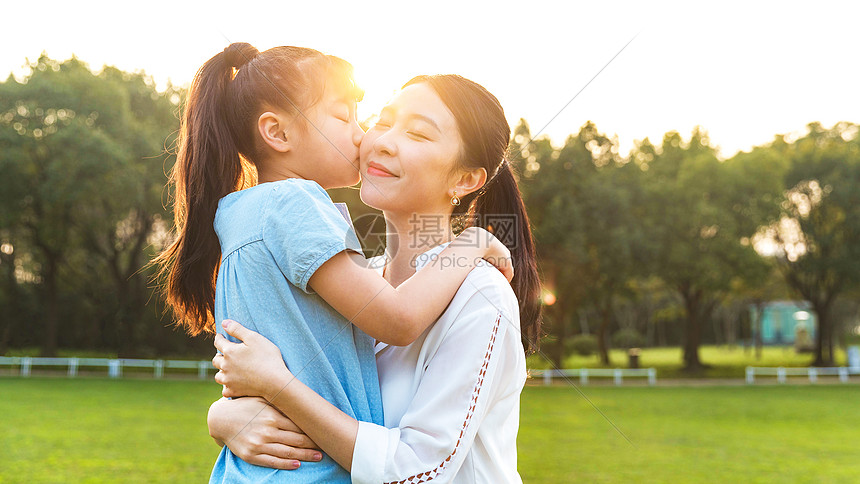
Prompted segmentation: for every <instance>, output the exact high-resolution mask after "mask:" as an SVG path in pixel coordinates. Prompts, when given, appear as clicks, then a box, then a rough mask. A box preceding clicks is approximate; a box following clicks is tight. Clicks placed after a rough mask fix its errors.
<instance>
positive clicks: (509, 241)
mask: <svg viewBox="0 0 860 484" xmlns="http://www.w3.org/2000/svg"><path fill="white" fill-rule="evenodd" d="M473 210H474V212H473V214H474V221H475V223H476V224H478V225H480V226H481V227H483V228H485V229H487V230H488V231H490V232H492V233H493V234H494V235H495V236H496V237H497V238H498V239H499V240H500V241H501V242H502V243H503V244H505V246H507V247H508V249H509V250H510V251H511V257H512V259H513V261H514V279H513V280H512V281H511V287H512V288H513V290H514V294H516V295H517V300H518V301H519V306H520V329H521V331H522V341H523V347H524V348H525V350H526V353H531V352H534V351H536V350H537V349H538V344H539V342H540V337H541V334H540V313H541V305H540V279H539V277H538V271H537V260H536V256H535V244H534V238H533V237H532V231H531V225H530V224H529V217H528V214H527V213H526V207H525V204H524V203H523V198H522V195H521V194H520V189H519V186H518V185H517V180H516V178H515V177H514V173H513V171H512V170H511V165H510V162H508V160H504V161H502V164H501V165H500V166H499V168H498V170H497V172H496V174H495V175H494V176H493V177H492V178H491V179H490V180H489V181H488V182H487V184H486V185H485V186H484V188H483V189H482V190H479V192H478V193H477V195H476V198H475V201H474V208H473Z"/></svg>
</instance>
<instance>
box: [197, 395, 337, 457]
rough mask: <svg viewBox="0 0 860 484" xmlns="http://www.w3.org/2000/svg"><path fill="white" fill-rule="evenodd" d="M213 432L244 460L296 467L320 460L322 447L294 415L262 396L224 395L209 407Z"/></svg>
mask: <svg viewBox="0 0 860 484" xmlns="http://www.w3.org/2000/svg"><path fill="white" fill-rule="evenodd" d="M206 421H207V423H208V424H209V435H211V436H212V438H214V439H215V440H216V441H217V442H218V443H219V444H222V445H226V446H227V447H229V448H230V450H231V451H233V453H234V454H236V455H237V456H238V457H239V458H240V459H242V460H243V461H245V462H247V463H249V464H254V465H258V466H263V467H271V468H273V469H285V470H293V469H297V468H299V467H300V466H301V463H300V462H299V461H306V462H318V461H320V460H321V459H322V452H320V450H319V447H317V445H316V444H315V443H314V442H313V441H312V440H311V439H310V438H309V437H308V436H307V435H305V434H304V432H302V431H301V429H299V428H298V427H297V426H296V425H295V424H294V423H293V422H292V421H291V420H290V419H288V418H287V417H284V415H283V414H281V412H279V411H277V410H276V409H275V408H273V407H272V406H271V405H269V403H268V402H266V401H265V400H263V399H262V398H259V397H247V398H237V399H234V400H227V399H221V400H218V401H216V402H215V403H213V404H212V406H211V407H209V416H208V418H207V419H206Z"/></svg>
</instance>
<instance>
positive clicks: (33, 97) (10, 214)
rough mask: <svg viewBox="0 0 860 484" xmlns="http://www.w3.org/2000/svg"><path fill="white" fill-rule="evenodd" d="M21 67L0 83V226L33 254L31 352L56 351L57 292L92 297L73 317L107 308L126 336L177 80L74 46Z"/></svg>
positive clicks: (142, 289)
mask: <svg viewBox="0 0 860 484" xmlns="http://www.w3.org/2000/svg"><path fill="white" fill-rule="evenodd" d="M30 68H31V69H30V73H29V74H28V75H27V77H26V78H25V79H24V81H23V82H17V81H16V80H15V79H14V78H12V77H11V76H10V77H9V78H8V79H7V80H6V82H4V83H2V84H0V170H2V171H3V173H4V174H5V176H4V177H3V181H2V182H0V184H2V194H3V195H2V197H3V200H2V201H3V204H2V206H3V208H2V209H0V210H2V211H3V216H2V217H0V220H2V221H3V224H4V225H3V226H2V227H0V230H2V236H3V237H6V238H8V239H7V240H4V241H3V243H5V244H7V245H8V246H10V247H12V248H13V249H14V252H13V253H15V254H21V256H19V257H27V258H32V260H33V264H32V266H31V268H32V273H33V279H34V282H35V285H36V286H37V289H38V297H39V301H40V302H41V304H42V305H44V317H43V318H42V320H43V321H44V324H43V326H42V328H40V330H41V332H42V336H43V344H42V352H43V354H45V355H53V354H55V353H56V350H57V342H58V331H59V330H60V327H59V320H60V317H61V301H74V302H75V303H76V304H77V303H78V302H80V301H82V300H85V299H89V300H91V301H92V304H90V305H89V307H90V308H93V310H94V314H84V315H81V314H78V315H77V316H78V317H79V318H80V320H79V321H80V322H81V323H83V320H84V319H86V317H87V316H96V318H95V319H101V320H102V321H106V320H110V323H108V324H111V325H112V327H113V328H118V329H117V330H116V331H117V332H116V337H115V338H110V339H111V340H112V341H111V342H112V343H113V344H114V345H117V346H118V345H121V344H122V343H123V342H125V343H126V344H129V345H131V344H134V342H135V339H134V338H132V337H130V335H129V334H127V332H126V331H125V330H124V328H126V327H127V326H129V325H132V324H135V323H137V322H139V320H140V318H141V316H142V314H143V313H144V309H143V308H144V306H145V304H146V299H147V298H146V278H147V274H146V273H145V271H141V269H142V268H143V266H144V265H145V261H146V260H147V257H146V253H145V251H144V250H143V249H144V248H145V247H146V246H147V245H149V242H150V236H151V235H152V233H153V230H154V229H155V227H156V226H157V223H156V222H157V221H158V219H159V218H162V217H165V212H164V210H163V208H162V206H161V194H162V190H163V186H164V183H165V181H166V177H165V175H164V171H165V166H164V164H165V160H166V152H165V149H164V147H165V141H166V140H167V138H168V137H169V135H170V134H171V133H172V132H175V131H176V130H177V128H178V120H177V117H176V116H175V110H176V106H177V105H178V102H179V95H180V91H178V90H177V89H175V88H172V87H168V89H167V90H166V91H163V92H159V91H157V90H156V89H155V87H154V83H153V82H152V80H151V79H149V78H147V77H146V76H145V75H143V74H129V73H124V72H121V71H119V70H117V69H114V68H109V67H106V68H105V69H104V70H103V71H102V72H101V73H100V74H98V75H96V74H94V73H93V72H92V71H90V70H89V68H88V67H87V66H86V65H85V64H83V63H82V62H80V61H78V60H76V59H74V58H72V59H70V60H68V61H65V62H63V63H60V62H57V61H55V60H52V59H49V58H47V57H46V56H44V55H43V56H42V57H40V58H39V60H38V61H36V62H35V63H33V64H32V65H31V66H30ZM63 291H65V292H64V294H65V295H64V294H61V292H63ZM66 307H67V305H66V304H63V308H66ZM82 308H83V306H75V307H74V308H71V309H74V310H79V311H80V310H82ZM99 313H100V314H99ZM72 316H74V315H72ZM99 316H100V318H99ZM71 319H72V320H74V319H75V318H74V317H72V318H71ZM64 326H65V325H64ZM70 333H74V332H70ZM97 336H101V335H96V336H94V337H97ZM90 343H91V344H92V345H93V346H95V345H96V344H97V343H98V342H97V341H91V342H90ZM114 347H116V346H114ZM120 352H121V353H122V352H123V349H120Z"/></svg>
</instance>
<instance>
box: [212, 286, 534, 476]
mask: <svg viewBox="0 0 860 484" xmlns="http://www.w3.org/2000/svg"><path fill="white" fill-rule="evenodd" d="M485 292H486V291H485ZM485 296H486V294H476V295H475V296H473V298H472V299H470V302H469V303H467V306H466V307H465V308H464V310H463V311H461V314H462V315H461V316H458V320H457V324H455V325H452V326H451V328H450V331H448V332H447V333H446V334H445V336H444V338H443V339H442V341H441V343H439V342H437V344H439V346H438V348H437V350H436V351H435V354H434V357H433V359H432V361H430V362H429V365H428V366H427V368H426V370H425V373H424V375H423V377H422V380H421V383H420V385H419V388H418V392H417V394H416V396H415V398H414V400H413V401H412V403H411V404H410V405H409V408H408V410H407V412H406V414H405V415H404V417H403V419H402V420H401V422H400V425H399V428H394V429H386V428H384V427H381V426H378V425H374V424H370V423H366V422H357V421H355V420H354V419H352V418H351V417H349V416H348V415H346V414H344V413H343V412H341V411H339V410H338V409H337V408H335V407H334V406H332V405H331V404H329V403H328V402H326V401H325V400H324V399H323V398H321V397H320V396H319V395H317V394H316V393H314V392H313V391H312V390H310V389H309V388H307V387H306V386H305V385H303V384H302V383H301V382H300V381H299V380H297V379H295V378H293V376H292V375H291V374H290V372H289V371H288V370H287V369H286V367H285V366H284V364H283V360H282V359H281V358H280V353H279V351H278V349H277V347H275V346H274V345H273V344H271V343H270V342H268V340H266V339H265V338H263V337H262V336H260V335H258V334H257V333H254V332H253V331H250V330H248V329H245V328H243V327H242V326H240V325H238V323H235V322H229V323H228V324H226V325H225V329H226V331H227V332H228V333H229V334H231V335H233V336H235V337H237V338H238V339H240V340H242V341H244V343H241V344H234V343H230V342H228V341H227V340H226V339H225V338H223V337H220V336H216V343H215V344H216V347H217V348H218V349H219V350H220V351H221V352H222V353H223V356H222V355H219V356H217V357H216V358H215V360H213V363H214V364H215V366H216V367H218V368H220V369H221V371H220V372H219V373H218V374H217V375H216V381H218V382H219V383H221V384H223V385H225V388H224V395H225V396H232V395H241V394H262V395H263V396H264V397H265V398H266V399H267V400H268V401H270V402H271V403H272V405H274V406H276V407H277V408H278V409H279V410H281V411H282V412H284V413H285V414H286V415H288V416H289V418H290V419H292V420H293V421H294V422H296V424H297V425H299V426H300V427H301V428H303V429H305V430H306V431H307V432H308V434H309V436H310V437H311V438H312V439H314V441H315V442H317V443H318V444H319V445H320V447H321V448H322V449H323V450H324V451H325V452H326V453H327V454H329V455H330V456H331V457H332V458H333V459H335V460H336V461H337V462H338V463H339V464H340V465H342V466H343V467H344V468H346V469H348V470H350V472H352V473H353V480H354V482H382V481H397V480H402V479H406V478H408V477H411V476H414V475H417V474H420V473H422V472H425V471H432V470H434V469H435V470H436V471H437V472H439V469H440V468H444V469H446V471H445V472H451V473H456V470H457V468H458V467H459V466H460V465H462V462H463V459H464V457H465V455H466V454H468V449H469V447H470V446H471V445H472V442H473V439H474V437H475V435H476V433H477V429H478V427H479V426H480V425H481V423H482V421H483V419H484V417H485V416H486V411H487V410H488V408H489V404H490V403H491V402H493V401H498V400H500V399H512V400H509V401H508V403H507V404H508V405H515V404H516V402H518V400H519V390H520V389H521V385H522V381H521V380H524V378H525V363H524V358H523V357H522V345H521V343H520V340H519V333H518V331H517V330H518V328H514V327H513V326H515V325H517V324H518V323H517V321H516V319H515V318H514V320H511V319H509V318H508V317H505V316H503V315H502V312H500V311H499V310H498V309H496V306H497V305H494V304H493V303H491V302H490V301H488V300H487V299H485ZM490 297H491V298H492V297H493V296H492V294H491V295H490ZM516 309H517V308H516V305H515V304H514V305H513V310H514V311H516ZM425 344H426V343H425ZM520 360H523V361H520ZM520 373H522V375H520ZM520 377H522V379H521V378H520ZM514 400H515V401H516V402H515V401H514ZM514 413H516V412H514ZM488 425H489V423H488ZM492 425H493V427H499V428H501V427H504V426H505V425H515V422H513V423H511V422H510V421H503V422H493V423H492ZM508 430H510V429H508ZM500 434H503V435H506V436H511V435H512V436H513V437H512V438H513V439H515V438H516V437H515V436H516V431H515V429H514V430H513V432H510V431H509V432H506V433H505V432H500ZM513 446H515V442H511V443H510V447H511V448H514V447H513ZM502 447H505V446H504V445H502ZM354 457H355V458H357V459H358V460H357V461H353V458H354Z"/></svg>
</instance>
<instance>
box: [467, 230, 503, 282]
mask: <svg viewBox="0 0 860 484" xmlns="http://www.w3.org/2000/svg"><path fill="white" fill-rule="evenodd" d="M457 239H459V240H463V243H474V244H477V245H478V246H479V247H483V248H486V250H487V252H486V253H485V254H484V257H483V259H484V260H485V261H487V262H489V263H490V264H492V265H493V266H495V268H496V269H498V270H499V271H501V273H502V274H503V275H504V276H505V279H507V280H508V282H511V279H513V278H514V264H513V261H512V260H511V251H510V250H508V248H507V247H506V246H505V244H503V243H502V242H501V241H500V240H499V239H497V238H496V236H495V235H493V234H491V233H490V232H488V231H487V230H485V229H483V228H481V227H468V228H466V229H465V230H463V232H461V233H460V235H459V236H458V237H457Z"/></svg>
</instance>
